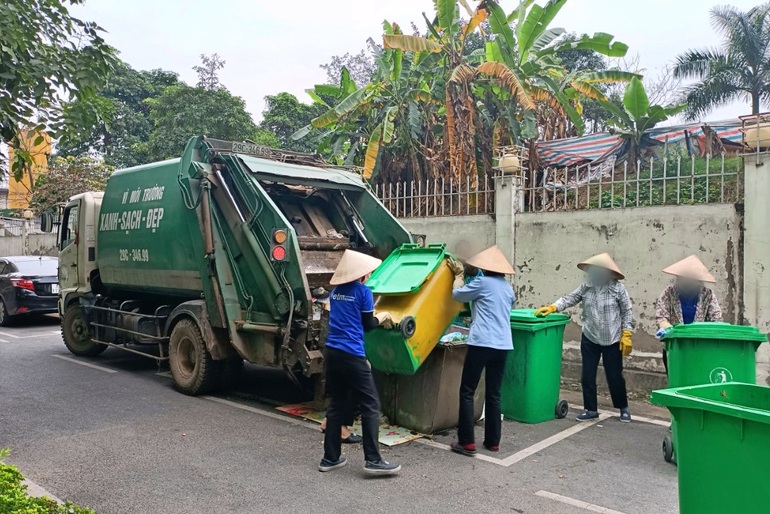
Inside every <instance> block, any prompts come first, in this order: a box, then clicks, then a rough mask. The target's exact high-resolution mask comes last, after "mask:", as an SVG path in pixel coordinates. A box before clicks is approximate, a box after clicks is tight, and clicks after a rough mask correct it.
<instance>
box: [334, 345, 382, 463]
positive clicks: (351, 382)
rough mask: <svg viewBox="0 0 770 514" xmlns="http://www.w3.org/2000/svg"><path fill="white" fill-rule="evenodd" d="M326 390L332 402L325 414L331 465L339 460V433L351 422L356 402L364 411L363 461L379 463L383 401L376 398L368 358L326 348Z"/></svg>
mask: <svg viewBox="0 0 770 514" xmlns="http://www.w3.org/2000/svg"><path fill="white" fill-rule="evenodd" d="M326 390H327V392H328V394H329V396H330V397H331V399H332V403H331V406H330V407H329V411H328V412H327V413H326V432H325V433H324V458H325V459H327V460H330V461H332V462H334V461H336V460H337V459H339V458H340V454H341V453H342V440H341V439H342V438H341V434H340V430H341V429H342V424H343V423H346V422H348V421H350V418H349V417H350V415H351V413H352V412H354V411H355V408H354V406H353V405H351V402H352V401H353V399H355V400H356V401H357V403H358V409H359V410H360V412H361V428H362V430H361V432H362V434H361V436H362V438H363V446H364V458H365V459H366V460H367V461H372V462H376V461H379V460H380V459H381V457H380V447H379V442H378V436H379V431H380V398H379V396H377V389H376V387H375V386H374V378H373V377H372V370H371V369H369V365H368V364H367V363H366V358H365V357H358V356H356V355H352V354H350V353H347V352H343V351H342V350H336V349H334V348H327V349H326ZM346 418H347V419H346Z"/></svg>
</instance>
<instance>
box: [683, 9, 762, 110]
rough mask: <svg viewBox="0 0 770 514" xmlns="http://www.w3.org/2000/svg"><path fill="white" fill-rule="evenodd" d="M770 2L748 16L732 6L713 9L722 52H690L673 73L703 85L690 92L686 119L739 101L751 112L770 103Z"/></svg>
mask: <svg viewBox="0 0 770 514" xmlns="http://www.w3.org/2000/svg"><path fill="white" fill-rule="evenodd" d="M769 15H770V3H764V4H762V5H759V6H757V7H754V8H753V9H749V10H748V11H746V12H743V11H740V10H738V9H737V8H735V7H733V6H717V7H714V8H713V9H711V22H712V25H713V26H714V27H715V28H716V30H717V32H718V33H719V34H720V36H721V37H722V40H723V41H722V45H721V48H712V49H702V50H688V51H687V52H685V53H683V54H682V55H680V56H679V57H677V59H676V64H675V66H674V75H675V76H676V77H677V78H681V79H697V80H698V81H699V82H696V83H695V84H693V85H691V86H688V87H687V88H686V89H685V98H686V100H687V104H688V107H687V111H686V115H687V117H688V118H689V119H696V118H698V117H699V116H702V115H704V114H706V113H708V112H709V111H711V110H713V109H716V108H717V107H720V106H723V105H726V104H729V103H731V102H733V101H735V100H747V101H748V103H749V104H750V105H751V113H752V114H757V113H759V111H760V108H761V104H762V103H763V102H764V103H766V104H767V103H768V102H770V19H768V16H769Z"/></svg>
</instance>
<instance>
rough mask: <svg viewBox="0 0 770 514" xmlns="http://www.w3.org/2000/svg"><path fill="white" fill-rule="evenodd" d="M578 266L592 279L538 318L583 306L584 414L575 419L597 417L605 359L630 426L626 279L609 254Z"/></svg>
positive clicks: (615, 402) (615, 395) (613, 392)
mask: <svg viewBox="0 0 770 514" xmlns="http://www.w3.org/2000/svg"><path fill="white" fill-rule="evenodd" d="M578 268H580V269H581V270H583V271H585V272H586V274H587V277H588V280H587V281H586V282H585V283H584V284H582V285H581V286H580V287H578V288H577V289H575V290H574V291H573V292H572V293H570V294H568V295H566V296H563V297H562V298H559V299H558V300H556V302H554V303H553V304H552V305H548V306H546V307H541V308H539V309H537V311H535V315H537V316H547V315H548V314H552V313H554V312H558V311H563V310H564V309H567V308H569V307H572V306H574V305H577V304H579V303H582V304H583V314H582V317H581V319H582V322H583V334H582V337H581V341H580V354H581V356H582V361H583V363H582V372H581V378H580V380H581V384H582V386H583V407H584V408H585V410H584V411H583V412H582V413H581V414H580V415H579V416H578V417H577V420H578V421H587V420H591V419H596V418H598V417H599V412H598V410H599V409H598V401H597V397H596V373H597V370H598V368H599V360H602V361H603V363H604V372H605V374H606V375H607V384H608V385H609V387H610V396H611V397H612V404H613V405H614V406H615V408H616V409H620V421H622V422H624V423H630V422H631V413H630V412H629V410H628V395H627V393H626V381H625V379H624V378H623V357H625V356H628V355H630V354H631V351H632V350H633V343H632V341H631V330H632V328H633V314H632V311H631V298H630V297H629V296H628V291H626V288H625V286H624V285H623V284H621V283H620V282H619V281H620V280H622V279H623V278H625V277H624V276H623V273H622V272H621V271H620V269H619V268H618V265H617V264H615V261H613V260H612V257H610V256H609V255H608V254H606V253H603V254H601V255H595V256H594V257H591V258H590V259H588V260H586V261H584V262H581V263H580V264H578Z"/></svg>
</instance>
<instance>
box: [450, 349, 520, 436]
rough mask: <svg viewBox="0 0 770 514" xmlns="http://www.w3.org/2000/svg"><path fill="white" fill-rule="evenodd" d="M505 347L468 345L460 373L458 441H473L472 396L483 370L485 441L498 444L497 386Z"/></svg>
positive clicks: (499, 383)
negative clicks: (461, 374)
mask: <svg viewBox="0 0 770 514" xmlns="http://www.w3.org/2000/svg"><path fill="white" fill-rule="evenodd" d="M507 359H508V350H495V349H494V348H485V347H483V346H468V353H467V354H466V355H465V363H464V364H463V376H462V380H461V382H460V416H459V419H458V422H457V442H459V443H460V444H470V443H475V437H474V433H473V424H474V421H475V420H474V419H473V418H474V416H473V410H474V409H473V396H474V395H475V394H476V387H478V385H479V380H481V373H482V372H483V371H484V370H486V379H485V383H486V398H485V404H484V409H485V413H484V444H485V445H487V446H498V445H499V444H500V431H501V429H502V422H501V420H500V388H501V387H502V385H503V374H504V373H505V362H506V360H507Z"/></svg>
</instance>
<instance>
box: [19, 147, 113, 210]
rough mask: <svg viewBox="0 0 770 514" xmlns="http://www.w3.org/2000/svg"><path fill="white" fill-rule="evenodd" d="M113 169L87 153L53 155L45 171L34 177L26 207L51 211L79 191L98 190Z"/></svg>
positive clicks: (102, 188) (102, 187)
mask: <svg viewBox="0 0 770 514" xmlns="http://www.w3.org/2000/svg"><path fill="white" fill-rule="evenodd" d="M113 171H115V168H114V167H113V166H109V165H107V164H105V163H104V162H103V161H102V160H100V159H94V158H92V157H87V156H83V155H81V156H78V157H72V156H70V157H55V158H54V159H53V161H52V162H51V164H50V166H49V167H48V170H47V171H46V173H42V174H40V175H39V176H38V178H37V180H36V181H35V187H34V189H33V190H32V201H31V202H30V207H32V208H33V209H35V210H37V211H38V212H45V211H48V212H54V211H55V210H56V206H57V205H58V204H60V203H66V202H67V200H69V198H70V197H71V196H74V195H76V194H80V193H82V192H83V191H102V190H104V187H105V185H106V184H107V178H108V177H109V176H110V174H111V173H112V172H113Z"/></svg>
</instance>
